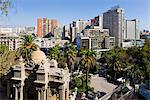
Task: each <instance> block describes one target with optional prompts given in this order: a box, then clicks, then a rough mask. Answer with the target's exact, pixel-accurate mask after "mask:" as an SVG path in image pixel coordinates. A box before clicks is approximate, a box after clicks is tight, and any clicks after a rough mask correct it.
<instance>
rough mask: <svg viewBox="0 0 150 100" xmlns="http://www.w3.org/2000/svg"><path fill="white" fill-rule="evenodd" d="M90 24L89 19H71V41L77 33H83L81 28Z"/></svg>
mask: <svg viewBox="0 0 150 100" xmlns="http://www.w3.org/2000/svg"><path fill="white" fill-rule="evenodd" d="M88 25H90V22H89V21H85V20H83V19H79V20H78V21H73V23H72V24H70V33H71V41H72V42H73V41H74V39H75V37H76V36H77V33H83V30H84V29H85V28H86V27H87V26H88Z"/></svg>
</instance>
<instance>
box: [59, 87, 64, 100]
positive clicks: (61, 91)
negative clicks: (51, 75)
mask: <svg viewBox="0 0 150 100" xmlns="http://www.w3.org/2000/svg"><path fill="white" fill-rule="evenodd" d="M59 89H60V90H59V100H65V90H64V86H63V85H61V86H60V87H59Z"/></svg>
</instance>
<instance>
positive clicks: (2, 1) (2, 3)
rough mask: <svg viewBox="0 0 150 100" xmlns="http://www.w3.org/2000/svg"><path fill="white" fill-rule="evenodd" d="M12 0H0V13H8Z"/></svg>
mask: <svg viewBox="0 0 150 100" xmlns="http://www.w3.org/2000/svg"><path fill="white" fill-rule="evenodd" d="M12 4H13V0H0V13H1V15H5V16H7V15H8V11H9V8H11V7H12Z"/></svg>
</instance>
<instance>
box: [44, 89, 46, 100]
mask: <svg viewBox="0 0 150 100" xmlns="http://www.w3.org/2000/svg"><path fill="white" fill-rule="evenodd" d="M43 100H46V89H44V90H43Z"/></svg>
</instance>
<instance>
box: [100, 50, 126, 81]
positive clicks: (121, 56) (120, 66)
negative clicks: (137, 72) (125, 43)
mask: <svg viewBox="0 0 150 100" xmlns="http://www.w3.org/2000/svg"><path fill="white" fill-rule="evenodd" d="M102 57H103V58H104V59H105V62H106V63H107V67H108V69H109V70H110V71H111V72H114V79H115V80H116V78H117V77H116V76H118V75H117V74H120V73H125V69H126V66H127V65H128V55H127V53H126V50H124V49H122V48H114V49H112V50H110V51H107V52H105V53H104V54H103V55H102ZM120 75H123V74H120ZM119 77H121V76H119Z"/></svg>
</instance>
